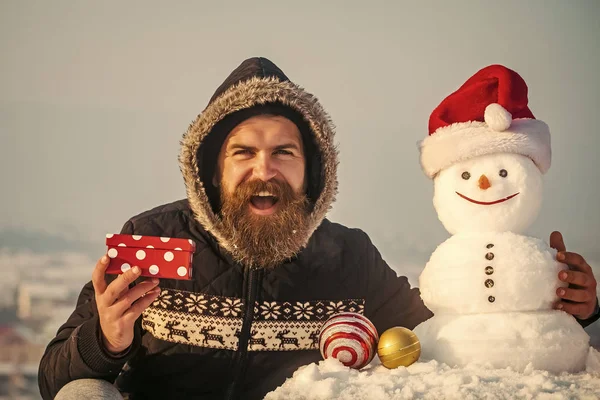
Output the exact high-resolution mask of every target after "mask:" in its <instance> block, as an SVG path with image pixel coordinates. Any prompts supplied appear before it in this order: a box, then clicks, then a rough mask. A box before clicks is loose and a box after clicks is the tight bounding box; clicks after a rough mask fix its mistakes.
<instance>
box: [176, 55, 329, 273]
mask: <svg viewBox="0 0 600 400" xmlns="http://www.w3.org/2000/svg"><path fill="white" fill-rule="evenodd" d="M262 104H283V105H284V106H287V107H289V108H291V109H292V110H295V111H296V112H297V113H299V114H300V115H301V116H302V117H303V118H304V120H305V122H306V123H307V125H308V127H309V128H310V134H311V135H313V140H314V143H315V145H316V150H317V151H318V152H319V159H320V163H319V166H320V171H318V172H320V173H319V174H317V175H316V176H317V177H320V179H321V181H322V182H319V185H318V187H319V188H320V190H319V193H317V195H316V196H315V198H314V199H313V204H312V210H311V213H310V216H309V226H308V230H307V237H306V238H305V240H304V245H303V246H305V245H306V243H308V240H309V238H310V236H311V235H312V233H313V232H314V231H315V229H317V228H318V226H319V225H320V224H321V222H322V221H323V219H324V218H325V216H326V214H327V212H328V211H329V209H330V208H331V205H332V204H333V202H334V201H335V196H336V194H337V188H338V182H337V165H338V158H337V155H338V151H337V148H336V146H335V144H334V134H335V127H334V125H333V123H332V122H331V119H330V118H329V116H328V114H327V113H326V112H325V110H324V109H323V107H322V106H321V104H320V103H319V101H318V100H317V98H316V97H315V96H313V95H312V94H310V93H308V92H306V91H305V90H304V89H303V88H302V87H300V86H298V85H296V84H294V83H292V82H291V81H290V80H289V79H288V77H287V76H286V75H285V74H284V73H283V71H281V70H280V69H279V68H278V67H277V66H276V65H275V64H273V63H272V62H271V61H269V60H267V59H265V58H261V57H255V58H250V59H247V60H245V61H244V62H242V64H240V66H239V67H238V68H236V69H235V70H234V71H233V72H232V73H231V74H230V75H229V77H227V79H226V80H225V82H223V84H222V85H221V86H220V87H219V88H218V89H217V91H216V92H215V94H214V95H213V96H212V98H211V99H210V101H209V103H208V105H207V107H206V108H205V109H204V111H203V112H202V113H201V114H200V115H198V117H197V118H196V119H195V120H194V121H193V122H192V124H191V125H190V127H189V128H188V130H187V132H186V133H185V134H184V135H183V138H182V140H181V152H180V155H179V167H180V170H181V173H182V174H183V178H184V181H185V185H186V191H187V197H188V200H189V203H190V207H191V208H192V210H193V212H194V216H195V218H196V220H197V221H198V222H199V223H200V224H202V226H203V227H204V229H206V231H208V232H209V233H210V234H212V235H213V236H214V237H215V238H216V239H217V241H218V242H219V244H220V245H221V246H222V247H223V248H224V249H225V250H227V251H228V252H229V253H231V255H232V256H233V257H234V259H236V261H240V258H241V255H240V254H238V253H237V252H236V249H235V248H234V246H233V245H232V244H231V243H230V242H229V241H228V240H227V237H228V236H227V235H225V234H224V230H223V229H224V228H223V226H222V223H221V218H220V216H219V215H218V213H216V212H215V210H214V208H213V207H212V206H211V202H210V200H209V195H208V194H207V190H206V189H207V187H208V185H212V182H211V181H209V180H208V179H206V178H204V179H203V176H204V174H203V171H201V168H202V167H201V162H200V161H199V150H200V148H201V146H203V145H204V144H205V143H206V138H207V137H208V136H209V135H211V132H212V131H213V127H215V125H216V124H217V123H218V122H220V121H222V120H223V119H224V118H225V117H226V116H228V115H230V114H232V113H235V112H236V111H240V110H244V109H248V108H250V107H253V106H257V105H262ZM211 151H216V152H218V151H219V149H211ZM309 162H310V160H309V159H307V163H309ZM308 178H309V177H308V176H307V179H308ZM311 179H312V175H311ZM317 179H319V178H317ZM300 250H301V249H298V251H300Z"/></svg>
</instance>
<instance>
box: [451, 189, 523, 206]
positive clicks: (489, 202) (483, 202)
mask: <svg viewBox="0 0 600 400" xmlns="http://www.w3.org/2000/svg"><path fill="white" fill-rule="evenodd" d="M519 193H520V192H517V193H515V194H511V195H510V196H508V197H505V198H503V199H500V200H495V201H478V200H473V199H471V198H469V197H467V196H465V195H464V194H461V193H458V192H456V194H457V195H459V196H460V197H462V198H463V199H465V200H467V201H470V202H471V203H475V204H480V205H482V206H491V205H492V204H498V203H502V202H505V201H506V200H510V199H512V198H513V197H515V196H516V195H518V194H519Z"/></svg>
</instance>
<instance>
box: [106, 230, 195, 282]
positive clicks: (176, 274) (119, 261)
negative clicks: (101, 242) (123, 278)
mask: <svg viewBox="0 0 600 400" xmlns="http://www.w3.org/2000/svg"><path fill="white" fill-rule="evenodd" d="M106 246H107V247H108V250H107V252H106V254H108V257H109V260H110V262H109V264H108V268H107V269H106V273H107V274H122V273H123V272H126V271H127V270H129V269H130V268H133V267H134V266H138V267H139V268H140V269H141V270H142V276H148V277H153V278H163V279H165V278H166V279H180V280H189V279H192V257H193V255H194V251H195V250H196V244H195V243H194V241H193V240H191V239H182V238H169V237H159V236H142V235H123V234H116V233H115V234H113V233H109V234H108V235H106Z"/></svg>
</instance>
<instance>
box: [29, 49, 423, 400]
mask: <svg viewBox="0 0 600 400" xmlns="http://www.w3.org/2000/svg"><path fill="white" fill-rule="evenodd" d="M181 145H182V147H181V154H180V158H179V161H180V168H181V171H182V174H183V177H184V180H185V185H186V189H187V199H185V200H181V201H177V202H174V203H171V204H167V205H162V206H160V207H157V208H154V209H152V210H150V211H146V212H144V213H142V214H140V215H137V216H135V217H133V218H131V219H130V220H129V221H127V222H126V223H125V225H124V227H123V229H122V233H125V234H136V235H147V236H166V237H176V238H187V239H192V240H193V241H195V242H196V250H195V254H194V258H193V278H192V279H191V280H188V281H181V280H171V279H163V280H162V281H161V282H160V283H159V282H158V280H156V279H141V278H139V270H137V271H136V268H133V269H130V270H129V271H127V272H125V273H124V274H122V275H120V276H119V277H118V278H116V279H108V280H107V279H106V277H105V273H104V271H105V270H106V267H107V262H108V259H107V257H106V256H104V257H103V258H102V259H101V260H100V261H99V262H98V264H97V266H96V269H95V270H94V273H93V276H92V281H91V282H90V283H88V284H87V285H86V286H85V287H84V289H83V291H82V292H81V294H80V297H79V300H78V303H77V308H76V310H75V311H74V312H73V314H72V315H71V317H70V318H69V319H68V321H67V322H66V323H65V324H64V325H63V326H62V327H61V328H60V329H59V331H58V334H57V336H56V337H55V338H54V339H53V340H52V342H51V343H50V344H49V346H48V348H47V350H46V353H45V355H44V357H43V359H42V361H41V364H40V373H39V385H40V390H41V393H42V396H43V398H45V399H50V398H54V396H55V395H57V393H58V392H59V391H60V393H59V394H58V396H57V397H56V398H57V399H62V400H64V399H72V398H87V399H93V398H94V396H95V395H96V396H98V397H97V398H103V399H119V398H122V394H125V393H126V394H127V395H126V396H127V397H128V398H131V399H161V400H162V399H235V398H245V399H259V398H263V397H264V396H265V394H266V393H268V392H269V391H272V390H274V389H275V388H277V387H278V386H279V385H281V384H282V383H283V382H284V381H285V379H286V378H288V377H291V376H292V373H293V372H294V371H295V370H296V369H298V368H299V367H300V366H302V365H306V364H309V363H312V362H318V361H319V360H320V359H321V355H320V353H319V350H318V332H319V330H320V328H321V326H322V325H323V323H324V322H325V321H326V320H327V319H328V318H329V317H330V316H331V315H333V314H335V313H338V312H341V311H352V312H358V313H361V314H364V315H365V316H366V317H367V318H369V319H370V320H371V321H372V322H373V323H374V324H375V326H376V328H377V330H378V331H379V333H380V334H381V333H382V332H383V331H385V330H386V329H388V328H391V327H393V326H404V327H407V328H409V329H412V328H414V327H415V326H416V325H418V324H419V323H420V322H422V321H424V320H426V319H428V318H430V317H431V316H432V313H431V312H430V311H429V310H428V309H427V308H426V307H425V306H424V304H423V302H422V301H421V298H420V295H419V291H418V289H416V288H411V287H410V285H409V283H408V280H407V279H406V278H405V277H398V276H397V275H396V273H395V272H394V271H393V270H392V269H391V268H390V267H389V266H388V265H387V264H386V263H385V261H384V260H383V259H382V257H381V256H380V254H379V252H378V250H377V249H376V247H375V246H374V245H373V244H372V242H371V240H370V239H369V237H368V236H367V234H365V233H364V232H362V231H361V230H359V229H350V228H347V227H344V226H342V225H340V224H336V223H333V222H330V221H328V220H327V219H325V215H326V213H327V211H328V210H329V209H330V207H331V205H332V203H333V201H334V199H335V195H336V192H337V176H336V173H337V164H338V160H337V150H336V148H335V145H334V127H333V124H332V123H331V121H330V119H329V117H328V115H327V114H326V112H325V111H324V110H323V108H322V106H321V105H320V104H319V102H318V100H317V99H316V98H315V97H314V96H313V95H311V94H309V93H307V92H306V91H304V90H303V89H302V88H301V87H299V86H297V85H296V84H294V83H292V82H291V81H290V80H289V79H288V77H287V76H286V75H285V74H284V73H283V72H282V71H281V70H280V69H279V68H278V67H277V66H276V65H274V64H273V63H272V62H270V61H269V60H267V59H264V58H252V59H248V60H246V61H244V62H243V63H242V64H241V65H240V66H239V67H238V68H237V69H235V70H234V71H233V72H232V73H231V75H230V76H229V77H228V78H227V79H226V80H225V82H224V83H223V84H222V85H221V86H220V87H219V88H218V89H217V91H216V93H215V94H214V95H213V96H212V98H211V99H210V101H209V104H208V106H207V107H206V108H205V110H204V111H203V112H202V113H201V114H200V115H199V116H198V118H197V119H196V120H195V121H194V122H193V123H192V124H191V125H190V127H189V129H188V131H187V132H186V133H185V135H184V137H183V140H182V142H181ZM159 284H160V289H158V287H159V286H158V285H159ZM61 389H62V390H61Z"/></svg>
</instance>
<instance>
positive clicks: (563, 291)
mask: <svg viewBox="0 0 600 400" xmlns="http://www.w3.org/2000/svg"><path fill="white" fill-rule="evenodd" d="M556 294H557V295H558V296H559V297H560V298H561V299H563V300H570V301H573V302H576V303H586V302H588V301H591V300H592V297H593V298H594V299H596V296H595V295H594V296H592V294H591V293H590V292H589V290H584V289H572V288H558V289H557V290H556Z"/></svg>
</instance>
